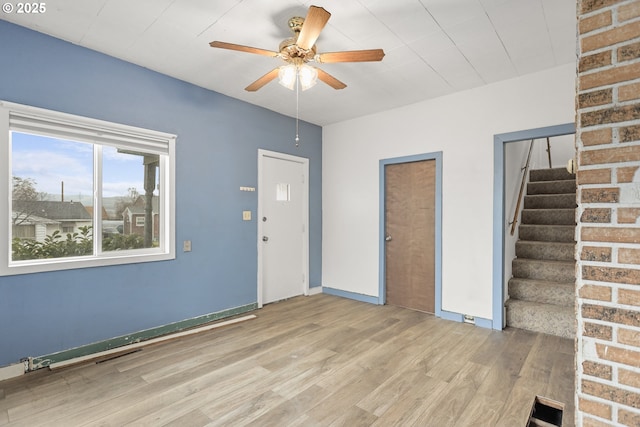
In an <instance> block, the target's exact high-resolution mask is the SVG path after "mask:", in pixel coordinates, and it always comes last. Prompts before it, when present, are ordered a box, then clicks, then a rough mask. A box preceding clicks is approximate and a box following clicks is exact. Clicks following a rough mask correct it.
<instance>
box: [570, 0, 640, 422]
mask: <svg viewBox="0 0 640 427" xmlns="http://www.w3.org/2000/svg"><path fill="white" fill-rule="evenodd" d="M577 15H578V51H579V58H578V79H577V98H576V109H577V114H576V122H577V123H576V124H577V133H576V147H577V160H578V173H577V185H578V189H577V190H578V191H577V198H578V213H577V215H578V227H577V231H576V239H577V241H578V245H577V250H576V252H577V258H578V262H577V271H576V277H577V284H576V286H577V299H578V301H577V321H578V324H577V343H576V383H577V384H576V387H577V401H576V411H577V413H576V424H577V425H578V426H612V425H626V426H640V0H633V1H622V0H578V10H577Z"/></svg>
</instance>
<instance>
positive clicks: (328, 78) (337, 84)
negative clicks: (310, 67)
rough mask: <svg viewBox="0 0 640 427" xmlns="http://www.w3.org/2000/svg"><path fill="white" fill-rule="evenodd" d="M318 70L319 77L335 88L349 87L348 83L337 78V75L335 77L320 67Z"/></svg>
mask: <svg viewBox="0 0 640 427" xmlns="http://www.w3.org/2000/svg"><path fill="white" fill-rule="evenodd" d="M317 70H318V78H319V79H320V80H321V81H323V82H325V83H326V84H328V85H329V86H331V87H332V88H334V89H344V88H345V87H347V85H346V84H344V83H342V82H341V81H340V80H338V79H336V78H335V77H333V76H332V75H331V74H329V73H327V72H326V71H323V70H321V69H320V68H317Z"/></svg>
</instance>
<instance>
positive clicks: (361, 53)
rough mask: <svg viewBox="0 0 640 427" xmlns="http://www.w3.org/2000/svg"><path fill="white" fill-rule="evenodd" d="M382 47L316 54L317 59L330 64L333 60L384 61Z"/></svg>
mask: <svg viewBox="0 0 640 427" xmlns="http://www.w3.org/2000/svg"><path fill="white" fill-rule="evenodd" d="M382 58H384V51H383V50H382V49H368V50H349V51H344V52H327V53H319V54H318V55H316V61H318V62H321V63H324V64H329V63H332V62H367V61H382Z"/></svg>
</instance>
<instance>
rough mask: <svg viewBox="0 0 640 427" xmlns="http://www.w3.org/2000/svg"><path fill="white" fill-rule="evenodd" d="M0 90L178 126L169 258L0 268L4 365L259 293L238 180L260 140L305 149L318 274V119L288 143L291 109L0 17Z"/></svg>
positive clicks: (317, 277) (246, 201) (41, 102)
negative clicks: (45, 268) (39, 269)
mask: <svg viewBox="0 0 640 427" xmlns="http://www.w3.org/2000/svg"><path fill="white" fill-rule="evenodd" d="M0 99H2V100H6V101H11V102H17V103H21V104H27V105H33V106H36V107H42V108H48V109H51V110H56V111H62V112H66V113H72V114H77V115H81V116H87V117H92V118H97V119H102V120H108V121H112V122H117V123H123V124H127V125H133V126H139V127H143V128H148V129H154V130H158V131H163V132H169V133H174V134H176V135H178V139H177V143H176V195H177V200H176V238H177V245H178V246H177V251H176V253H177V257H176V259H175V260H172V261H166V262H152V263H144V264H136V265H126V266H113V267H98V268H85V269H79V270H71V271H63V272H52V273H38V274H27V275H21V276H8V277H0V366H3V365H7V364H9V363H14V362H17V361H18V360H19V359H20V358H21V357H27V356H39V355H44V354H50V353H53V352H57V351H61V350H65V349H69V348H73V347H77V346H81V345H85V344H89V343H93V342H97V341H101V340H105V339H109V338H112V337H116V336H120V335H125V334H128V333H132V332H137V331H140V330H144V329H148V328H152V327H156V326H161V325H166V324H169V323H172V322H176V321H180V320H184V319H188V318H192V317H196V316H200V315H204V314H208V313H213V312H217V311H221V310H225V309H229V308H233V307H238V306H242V305H246V304H251V303H254V302H256V301H257V290H256V286H257V284H256V280H257V279H256V278H257V247H256V234H257V224H256V221H255V218H256V217H257V215H256V212H257V207H258V203H257V194H258V193H257V192H254V193H250V192H241V191H239V187H240V186H252V187H257V150H258V148H264V149H268V150H273V151H279V152H284V153H290V154H294V155H297V156H301V157H307V158H309V159H310V195H309V196H310V235H309V238H310V248H309V250H310V286H312V287H313V286H319V285H320V284H321V243H322V242H321V238H322V237H321V236H322V229H321V227H322V225H321V212H322V206H321V170H322V145H321V144H322V129H321V128H320V127H318V126H315V125H312V124H309V123H301V128H300V134H301V136H303V144H301V147H300V148H295V146H294V143H293V135H294V132H295V123H294V120H293V119H291V118H289V117H286V116H283V115H280V114H277V113H274V112H272V111H269V110H265V109H262V108H259V107H255V106H252V105H250V104H247V103H245V102H242V101H238V100H235V99H233V98H229V97H227V96H224V95H221V94H218V93H215V92H212V91H208V90H205V89H202V88H199V87H197V86H193V85H191V84H188V83H185V82H182V81H179V80H176V79H173V78H170V77H167V76H164V75H162V74H158V73H155V72H152V71H149V70H147V69H144V68H142V67H138V66H136V65H133V64H130V63H127V62H123V61H120V60H117V59H114V58H112V57H109V56H106V55H103V54H100V53H97V52H94V51H91V50H88V49H84V48H81V47H78V46H75V45H73V44H70V43H67V42H64V41H61V40H58V39H55V38H52V37H49V36H46V35H43V34H40V33H37V32H33V31H31V30H27V29H24V28H22V27H19V26H16V25H13V24H10V23H7V22H5V21H0ZM0 173H6V171H0ZM258 190H259V189H258ZM0 209H7V206H6V202H5V201H1V202H0ZM243 210H251V211H252V212H253V218H254V220H253V221H250V222H245V221H242V211H243ZM183 240H191V241H192V244H193V251H192V252H188V253H184V252H182V244H181V242H182V241H183ZM3 244H4V243H3Z"/></svg>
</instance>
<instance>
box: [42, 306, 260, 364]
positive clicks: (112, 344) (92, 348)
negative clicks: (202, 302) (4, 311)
mask: <svg viewBox="0 0 640 427" xmlns="http://www.w3.org/2000/svg"><path fill="white" fill-rule="evenodd" d="M257 308H258V304H257V303H252V304H247V305H243V306H240V307H235V308H231V309H228V310H223V311H218V312H215V313H209V314H205V315H203V316H198V317H194V318H191V319H186V320H182V321H179V322H175V323H170V324H168V325H163V326H158V327H156V328H151V329H146V330H143V331H139V332H135V333H133V334H130V335H123V336H119V337H115V338H111V339H108V340H105V341H100V342H96V343H93V344H88V345H85V346H81V347H75V348H72V349H69V350H63V351H60V352H57V353H51V354H47V355H43V356H38V357H34V358H33V359H32V360H31V363H30V366H29V370H30V371H32V370H36V369H41V368H46V367H48V366H50V365H52V364H55V363H61V362H64V361H67V360H71V359H79V358H82V357H85V356H93V355H94V354H96V353H101V352H105V351H108V350H112V349H115V348H119V347H124V346H127V348H123V349H122V350H127V349H128V347H130V345H131V344H135V343H139V342H143V341H148V340H151V339H154V338H159V337H161V336H164V335H169V334H174V333H176V332H181V331H185V330H187V329H191V328H195V327H198V326H202V325H204V324H206V323H210V322H214V321H216V320H221V319H224V318H227V317H231V316H237V315H239V314H243V313H247V312H249V311H253V310H256V309H257Z"/></svg>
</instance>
